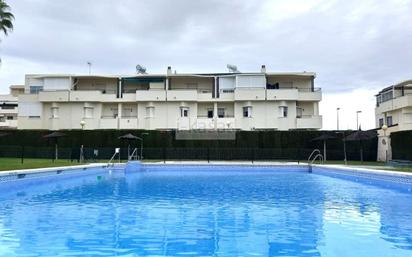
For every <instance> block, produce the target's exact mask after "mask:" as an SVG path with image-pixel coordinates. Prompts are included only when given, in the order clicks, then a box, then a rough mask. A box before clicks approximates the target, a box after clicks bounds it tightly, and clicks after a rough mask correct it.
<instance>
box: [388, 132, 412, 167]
mask: <svg viewBox="0 0 412 257" xmlns="http://www.w3.org/2000/svg"><path fill="white" fill-rule="evenodd" d="M391 146H392V159H395V160H411V161H412V131H399V132H395V133H391Z"/></svg>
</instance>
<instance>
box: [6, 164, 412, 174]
mask: <svg viewBox="0 0 412 257" xmlns="http://www.w3.org/2000/svg"><path fill="white" fill-rule="evenodd" d="M123 165H125V163H120V164H115V166H123ZM142 165H146V166H161V165H173V166H175V165H176V166H177V165H202V166H207V165H220V166H226V165H236V166H249V167H250V166H256V167H258V166H301V167H304V166H308V164H307V163H300V162H250V161H248V162H242V161H239V162H229V161H221V162H220V161H211V162H200V161H166V162H161V161H159V162H148V163H145V162H143V163H142ZM106 166H107V164H106V163H89V164H85V165H73V166H61V167H48V168H36V169H20V170H5V171H0V176H9V175H16V174H22V173H24V174H29V173H42V172H50V171H56V170H75V169H84V168H86V169H87V168H104V167H106ZM312 166H313V167H317V168H330V169H339V170H350V171H360V172H370V173H375V174H385V175H392V176H408V177H412V173H411V172H405V171H396V170H384V169H379V168H367V167H359V166H347V165H343V164H312Z"/></svg>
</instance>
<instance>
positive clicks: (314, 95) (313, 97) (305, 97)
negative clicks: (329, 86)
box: [298, 88, 322, 101]
mask: <svg viewBox="0 0 412 257" xmlns="http://www.w3.org/2000/svg"><path fill="white" fill-rule="evenodd" d="M298 100H299V101H321V100H322V91H321V90H320V88H317V89H315V91H313V92H312V91H307V92H305V91H301V90H299V98H298Z"/></svg>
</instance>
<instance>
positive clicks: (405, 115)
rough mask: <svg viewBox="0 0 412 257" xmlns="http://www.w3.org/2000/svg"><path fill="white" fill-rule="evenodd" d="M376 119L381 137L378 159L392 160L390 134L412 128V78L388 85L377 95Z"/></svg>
mask: <svg viewBox="0 0 412 257" xmlns="http://www.w3.org/2000/svg"><path fill="white" fill-rule="evenodd" d="M375 119H376V127H377V128H379V130H378V132H379V137H380V140H379V143H378V160H381V161H385V160H390V159H391V147H390V134H391V133H392V132H396V131H402V130H412V80H406V81H403V82H401V83H398V84H396V85H392V86H389V87H386V88H384V89H383V90H382V91H380V92H379V93H378V94H377V95H376V108H375ZM382 128H383V129H382Z"/></svg>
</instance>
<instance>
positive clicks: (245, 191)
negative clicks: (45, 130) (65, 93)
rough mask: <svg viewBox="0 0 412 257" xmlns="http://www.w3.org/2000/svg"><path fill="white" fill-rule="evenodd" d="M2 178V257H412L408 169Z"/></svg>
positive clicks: (171, 168)
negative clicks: (397, 171) (388, 172)
mask: <svg viewBox="0 0 412 257" xmlns="http://www.w3.org/2000/svg"><path fill="white" fill-rule="evenodd" d="M13 176H14V177H13ZM18 177H20V178H18ZM0 181H3V182H0V256H356V257H362V256H367V257H371V256H374V257H378V256H385V257H388V256H396V257H402V256H412V192H411V188H412V179H411V178H410V177H408V176H389V175H379V174H371V173H368V172H355V171H342V170H334V169H329V168H317V167H314V169H313V172H312V173H308V172H307V167H305V166H227V165H217V166H202V165H200V166H199V165H143V166H142V167H141V169H140V171H135V172H124V171H123V170H121V169H115V170H112V171H109V170H107V169H102V168H90V169H86V170H70V171H66V170H65V171H60V172H59V171H53V172H49V173H48V174H46V173H44V174H43V175H38V174H37V175H36V174H34V175H33V174H29V175H25V176H22V175H20V176H18V175H10V176H6V177H3V178H1V177H0Z"/></svg>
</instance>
